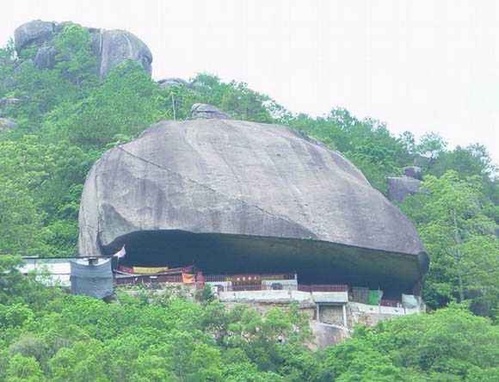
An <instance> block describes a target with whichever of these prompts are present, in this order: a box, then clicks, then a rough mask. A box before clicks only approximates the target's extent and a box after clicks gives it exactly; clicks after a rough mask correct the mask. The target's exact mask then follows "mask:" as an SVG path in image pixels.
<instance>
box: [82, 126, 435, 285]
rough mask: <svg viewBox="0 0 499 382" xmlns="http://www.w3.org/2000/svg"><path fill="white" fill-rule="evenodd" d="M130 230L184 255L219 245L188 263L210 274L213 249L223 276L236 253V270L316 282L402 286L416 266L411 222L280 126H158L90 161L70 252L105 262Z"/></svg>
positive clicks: (334, 157) (420, 267) (419, 271)
mask: <svg viewBox="0 0 499 382" xmlns="http://www.w3.org/2000/svg"><path fill="white" fill-rule="evenodd" d="M96 227H97V228H96ZM141 232H142V233H150V232H158V235H159V236H157V237H158V238H160V237H170V238H172V237H176V239H175V242H177V244H178V243H182V240H180V238H181V237H189V240H188V241H185V240H184V248H188V245H187V244H189V243H194V242H198V243H205V244H206V246H207V248H209V245H208V244H209V243H213V242H217V243H219V245H218V246H217V250H216V251H212V252H210V251H208V250H201V249H198V252H199V256H198V257H199V258H197V257H196V258H195V259H196V261H198V262H199V261H201V263H202V264H204V265H206V266H207V267H208V268H209V269H210V271H211V269H212V268H213V267H212V265H213V264H214V262H216V261H215V260H213V261H212V260H210V261H207V260H206V258H208V257H210V256H211V257H212V259H216V258H217V255H216V254H215V252H216V253H226V255H224V256H222V257H221V258H220V259H219V261H218V263H219V265H220V267H219V269H220V270H223V269H224V267H226V268H227V269H229V270H234V271H235V270H237V269H239V268H238V267H237V266H235V265H236V263H235V264H233V266H230V262H231V261H234V259H238V258H240V257H241V256H242V254H243V253H246V255H245V256H246V257H245V258H246V259H247V261H246V262H245V263H246V266H247V268H248V270H251V269H255V270H257V269H258V266H257V264H258V263H260V264H262V266H263V265H265V266H266V267H274V268H275V269H282V268H283V267H284V265H285V264H286V263H290V259H293V261H292V262H291V263H290V264H294V265H293V268H296V269H295V271H298V272H299V273H302V274H305V275H312V274H316V275H318V276H317V278H318V279H325V277H323V276H319V275H324V274H326V273H328V272H329V274H330V275H335V278H336V279H341V277H340V276H341V275H340V274H341V273H343V274H347V273H349V272H350V273H351V274H352V276H351V277H350V276H349V277H350V278H354V276H355V274H356V275H357V276H355V277H357V279H358V278H362V277H365V278H367V279H369V280H371V281H372V283H375V282H376V280H382V279H383V277H385V276H386V277H388V279H391V280H392V281H391V282H392V283H395V284H398V285H400V286H401V287H403V288H404V289H407V288H406V286H407V285H409V284H412V285H414V284H415V283H417V282H418V280H420V279H421V277H422V276H423V274H424V273H425V272H426V269H427V262H428V259H427V256H426V254H425V252H424V248H423V246H422V244H421V242H420V240H419V237H418V235H417V233H416V231H415V229H414V227H413V225H412V224H411V223H410V222H409V221H408V219H407V218H406V217H405V216H404V215H403V214H402V213H401V212H400V211H399V210H398V209H397V208H396V207H395V206H393V205H392V204H390V203H389V202H388V201H387V200H386V198H384V196H383V195H381V194H380V193H379V192H378V191H376V190H375V189H373V188H372V187H371V186H370V185H369V183H368V182H367V180H366V179H365V177H364V176H363V175H362V173H361V172H360V171H359V170H358V169H356V168H355V167H354V166H353V165H352V164H351V163H350V162H349V161H348V160H346V159H345V158H343V157H342V156H341V155H340V154H339V153H337V152H334V151H331V150H328V149H327V148H326V147H324V146H322V145H320V144H318V143H317V142H314V141H311V140H307V139H305V138H304V137H302V136H300V135H299V134H297V133H296V132H294V131H292V130H290V129H287V128H284V127H282V126H276V125H267V124H259V123H250V122H245V121H233V120H195V121H184V122H173V121H164V122H161V123H159V124H157V125H155V126H153V127H151V128H150V129H148V130H146V131H145V132H144V134H142V136H141V137H139V138H138V139H137V140H135V141H133V142H131V143H129V144H126V145H123V146H120V147H117V148H115V149H112V150H110V151H109V152H107V153H106V154H105V155H104V156H103V157H102V158H101V160H100V161H98V163H96V164H95V166H94V167H93V169H92V171H91V172H90V174H89V176H88V179H87V182H86V185H85V190H84V193H83V197H82V205H81V212H80V253H81V254H92V253H97V254H99V253H102V252H106V253H107V254H109V253H111V252H112V250H114V249H116V246H117V245H118V244H119V243H120V242H123V243H125V242H126V244H127V246H130V248H133V247H134V244H133V243H134V240H133V238H134V237H135V238H137V237H140V233H141ZM181 232H183V233H185V234H180V233H181ZM171 235H174V236H171ZM186 235H187V236H186ZM146 236H147V235H146ZM162 240H163V239H161V240H159V242H163V244H161V245H163V246H166V247H167V246H168V244H167V243H166V242H164V241H162ZM139 241H140V240H139ZM135 243H136V241H135ZM282 243H287V244H286V245H284V244H282ZM290 243H292V245H291V244H290ZM222 244H223V245H222ZM270 244H272V245H273V246H274V247H275V246H277V247H279V248H281V247H282V248H286V249H285V250H283V251H275V250H271V249H270V248H271V246H270ZM178 245H180V244H178ZM166 247H165V248H166ZM231 248H232V251H233V252H234V253H233V254H232V255H231V256H229V252H230V251H231ZM249 248H253V249H252V250H250V249H249ZM257 248H259V249H258V250H257ZM296 248H301V252H299V251H298V252H297V249H296ZM131 251H132V252H131V253H133V252H135V255H134V256H133V258H134V259H136V260H137V261H140V260H141V261H145V258H146V257H147V256H146V255H145V254H143V255H142V259H141V257H140V251H136V250H134V249H131ZM192 251H193V250H192V249H190V250H187V249H186V250H185V251H184V253H185V254H186V257H189V256H191V255H190V254H189V253H190V252H192ZM157 252H158V251H157ZM177 252H178V251H177ZM158 253H159V252H158ZM210 253H211V255H210ZM238 253H239V254H240V255H238ZM251 253H253V255H254V256H253V257H254V259H251V257H252V256H250V254H251ZM259 253H267V255H265V256H264V255H262V254H259ZM300 253H301V254H302V255H300ZM285 254H287V255H288V258H286V256H285ZM273 256H274V258H279V259H281V260H280V261H274V260H273ZM283 256H284V257H283ZM191 257H192V256H191ZM328 258H329V259H334V261H332V260H330V261H329V260H325V259H328ZM307 259H308V260H307ZM164 260H167V257H165V259H164ZM184 260H187V258H185V259H184ZM238 261H239V260H238ZM239 263H241V261H239ZM243 263H244V262H243ZM252 264H253V265H252ZM314 264H316V266H315V265H314ZM289 266H291V265H289ZM299 268H301V269H299ZM307 269H308V270H307ZM312 269H314V270H312ZM213 271H216V269H215V268H213ZM237 271H238V272H239V270H237ZM215 273H216V272H215ZM390 274H391V276H390ZM381 275H384V276H383V277H381ZM378 276H379V277H378ZM306 278H309V276H306ZM333 278H334V277H330V279H331V280H330V281H333V280H332V279H333ZM403 280H405V281H403Z"/></svg>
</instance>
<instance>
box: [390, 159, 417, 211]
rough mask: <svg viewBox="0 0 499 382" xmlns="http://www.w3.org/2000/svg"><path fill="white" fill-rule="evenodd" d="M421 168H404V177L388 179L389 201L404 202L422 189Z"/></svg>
mask: <svg viewBox="0 0 499 382" xmlns="http://www.w3.org/2000/svg"><path fill="white" fill-rule="evenodd" d="M422 177H423V176H422V172H421V168H420V167H417V166H410V167H405V168H404V175H402V176H393V177H389V178H388V199H390V200H392V201H394V202H399V203H400V202H403V201H404V199H405V198H406V197H408V196H410V195H414V194H416V193H418V192H419V191H420V189H421V179H422Z"/></svg>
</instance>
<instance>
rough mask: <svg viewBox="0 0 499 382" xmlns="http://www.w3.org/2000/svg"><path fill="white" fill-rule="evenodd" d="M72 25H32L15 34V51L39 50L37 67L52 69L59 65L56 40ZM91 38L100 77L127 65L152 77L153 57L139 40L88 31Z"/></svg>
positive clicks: (116, 32) (129, 35)
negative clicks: (137, 67) (131, 62)
mask: <svg viewBox="0 0 499 382" xmlns="http://www.w3.org/2000/svg"><path fill="white" fill-rule="evenodd" d="M68 24H70V23H67V22H66V23H55V22H46V21H41V20H35V21H30V22H28V23H26V24H23V25H21V26H20V27H18V28H17V29H16V30H15V32H14V41H15V43H14V44H15V49H16V51H17V53H18V54H20V53H21V51H22V50H23V49H25V48H27V47H29V46H34V47H35V48H37V51H36V54H35V56H34V64H35V65H36V67H38V68H40V69H47V68H52V67H53V66H54V65H55V63H56V62H55V61H56V54H57V52H56V49H55V47H54V45H53V38H54V36H55V35H57V33H60V32H61V31H62V30H63V29H64V27H65V26H66V25H68ZM86 29H87V30H88V31H89V32H90V35H91V38H92V41H91V47H92V52H93V54H95V56H96V57H97V60H98V62H99V74H100V76H101V78H104V77H106V76H107V75H108V74H109V72H110V71H111V70H112V69H113V68H115V67H116V66H118V65H119V64H121V63H122V62H124V61H127V60H132V61H135V62H138V63H139V64H140V65H141V66H142V67H143V68H144V70H145V71H146V72H147V73H149V74H151V64H152V54H151V51H150V50H149V48H148V47H147V45H146V44H144V42H142V41H141V40H140V39H139V38H138V37H136V36H135V35H133V34H132V33H130V32H127V31H121V30H103V29H96V28H86Z"/></svg>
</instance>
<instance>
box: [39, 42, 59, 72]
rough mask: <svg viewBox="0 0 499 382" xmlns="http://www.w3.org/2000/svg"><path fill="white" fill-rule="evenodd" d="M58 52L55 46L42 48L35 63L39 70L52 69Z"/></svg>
mask: <svg viewBox="0 0 499 382" xmlns="http://www.w3.org/2000/svg"><path fill="white" fill-rule="evenodd" d="M56 56H57V50H56V49H55V48H54V47H53V46H42V47H41V48H40V49H38V51H37V52H36V56H35V59H34V60H33V63H34V64H35V66H36V67H37V68H38V69H52V68H53V67H54V65H55V62H56Z"/></svg>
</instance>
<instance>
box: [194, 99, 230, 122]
mask: <svg viewBox="0 0 499 382" xmlns="http://www.w3.org/2000/svg"><path fill="white" fill-rule="evenodd" d="M191 118H192V119H230V116H229V115H228V114H227V113H224V112H223V111H221V110H219V109H218V108H216V107H215V106H213V105H208V104H206V103H195V104H194V105H192V107H191Z"/></svg>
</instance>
